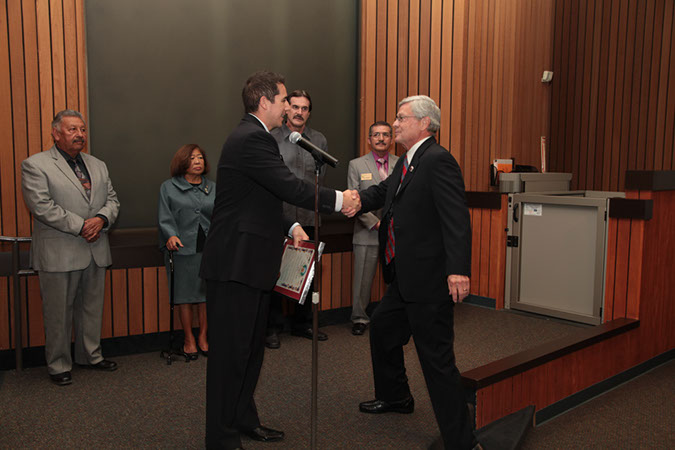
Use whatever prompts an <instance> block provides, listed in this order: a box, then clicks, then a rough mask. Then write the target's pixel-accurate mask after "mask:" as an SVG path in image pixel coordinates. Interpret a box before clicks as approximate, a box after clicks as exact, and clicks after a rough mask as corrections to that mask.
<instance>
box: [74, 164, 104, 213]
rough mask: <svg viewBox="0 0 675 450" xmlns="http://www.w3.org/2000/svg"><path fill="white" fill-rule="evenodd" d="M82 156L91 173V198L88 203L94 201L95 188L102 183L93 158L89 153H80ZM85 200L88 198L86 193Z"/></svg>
mask: <svg viewBox="0 0 675 450" xmlns="http://www.w3.org/2000/svg"><path fill="white" fill-rule="evenodd" d="M80 155H81V156H82V161H84V165H85V166H87V172H89V183H90V184H91V188H90V190H89V197H90V198H89V199H88V201H89V202H91V201H92V200H93V199H94V187H95V186H98V183H100V182H101V179H100V177H99V176H98V175H99V174H98V171H97V170H96V165H95V164H94V163H93V162H92V159H91V156H89V154H88V153H80ZM78 181H79V180H78ZM81 185H82V183H80V186H81ZM82 192H84V188H82ZM106 195H107V192H106ZM84 198H87V194H86V193H85V195H84Z"/></svg>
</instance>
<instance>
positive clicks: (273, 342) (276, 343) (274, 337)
mask: <svg viewBox="0 0 675 450" xmlns="http://www.w3.org/2000/svg"><path fill="white" fill-rule="evenodd" d="M265 347H267V348H271V349H277V348H279V347H281V341H280V340H279V335H278V334H276V333H272V334H270V335H268V336H267V337H266V338H265Z"/></svg>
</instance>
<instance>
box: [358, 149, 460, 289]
mask: <svg viewBox="0 0 675 450" xmlns="http://www.w3.org/2000/svg"><path fill="white" fill-rule="evenodd" d="M404 159H405V157H404V156H401V158H400V159H399V160H398V163H397V164H396V166H395V167H394V171H393V172H392V174H391V175H390V176H389V177H388V178H387V179H386V180H385V181H383V182H382V183H380V184H378V185H377V186H372V187H370V188H368V189H367V190H365V191H363V192H361V193H360V194H361V202H362V205H363V206H362V211H363V212H365V211H371V210H375V209H378V208H381V207H383V208H384V209H383V219H382V226H381V227H380V234H379V238H380V257H381V258H382V261H383V267H385V266H386V264H385V263H384V252H385V248H386V242H387V228H388V224H389V219H390V217H392V216H393V217H394V235H395V238H396V254H395V259H394V261H395V264H394V266H395V271H396V278H397V280H398V284H399V289H400V291H401V294H402V295H403V297H404V298H405V299H406V300H410V301H418V302H439V301H447V300H448V299H449V293H448V284H447V277H448V275H466V276H470V275H471V220H470V217H469V210H468V208H467V206H466V195H465V192H464V180H463V179H462V172H461V170H460V168H459V165H458V164H457V161H455V158H454V157H453V156H452V155H451V154H450V152H448V151H446V150H445V149H444V148H443V147H441V146H440V145H439V144H437V143H436V140H435V139H434V138H433V137H431V138H429V139H427V140H426V141H425V142H424V143H423V144H422V145H421V146H420V148H419V149H417V151H416V152H415V156H414V157H413V160H412V161H411V163H410V166H409V168H408V173H407V174H406V176H405V178H404V179H403V182H402V183H399V180H400V179H401V173H402V170H403V161H404ZM399 184H400V188H399ZM384 277H385V281H387V283H390V282H391V281H392V279H393V273H392V272H391V268H389V267H385V271H384Z"/></svg>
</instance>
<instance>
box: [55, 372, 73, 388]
mask: <svg viewBox="0 0 675 450" xmlns="http://www.w3.org/2000/svg"><path fill="white" fill-rule="evenodd" d="M49 379H50V380H52V383H54V384H56V385H58V386H66V385H68V384H70V383H72V382H73V377H71V376H70V372H61V373H54V374H51V373H50V374H49Z"/></svg>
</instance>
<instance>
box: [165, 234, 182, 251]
mask: <svg viewBox="0 0 675 450" xmlns="http://www.w3.org/2000/svg"><path fill="white" fill-rule="evenodd" d="M178 247H183V243H182V242H181V241H180V239H179V238H178V236H171V237H170V238H169V240H168V241H166V248H167V249H169V251H171V252H175V251H177V250H178Z"/></svg>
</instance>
